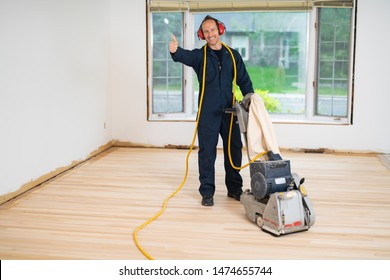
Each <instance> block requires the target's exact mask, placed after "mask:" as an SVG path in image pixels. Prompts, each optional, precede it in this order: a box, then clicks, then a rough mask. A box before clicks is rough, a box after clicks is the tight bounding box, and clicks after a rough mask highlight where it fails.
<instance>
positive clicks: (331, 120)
mask: <svg viewBox="0 0 390 280" xmlns="http://www.w3.org/2000/svg"><path fill="white" fill-rule="evenodd" d="M320 8H321V7H313V8H312V9H310V10H308V11H307V13H308V17H307V20H308V23H307V38H306V40H307V42H306V43H307V54H306V68H307V69H306V75H307V79H306V92H305V113H303V114H286V113H284V114H275V113H273V114H270V117H271V119H272V121H273V122H274V123H297V124H299V123H302V124H331V125H350V124H353V120H352V116H353V94H354V92H353V89H354V79H353V77H354V64H355V53H354V50H355V35H356V9H357V7H356V4H355V5H353V7H352V12H351V26H350V27H351V36H350V45H349V56H350V57H349V66H348V98H347V103H348V104H347V115H346V116H345V117H338V116H337V117H333V116H320V115H316V114H315V107H316V98H317V96H316V90H315V86H316V84H317V69H318V67H319V66H318V62H317V61H318V60H317V57H318V55H319V46H318V36H319V32H318V20H319V17H318V11H319V9H320ZM340 9H341V8H340ZM177 12H181V13H182V14H183V25H184V26H183V45H182V47H183V48H186V49H192V48H193V46H194V40H195V38H194V36H193V30H194V14H196V12H192V11H188V10H187V11H179V10H178V11H177ZM153 13H155V12H151V11H149V10H148V12H147V18H148V29H147V30H148V36H147V43H148V52H147V53H148V59H147V61H148V90H147V95H148V98H147V100H148V101H147V102H148V114H147V118H148V120H149V121H177V122H185V121H195V118H196V111H195V110H194V108H195V104H196V103H197V100H195V95H194V88H195V86H194V85H193V82H192V81H195V80H196V79H194V76H193V75H194V73H193V70H192V69H191V68H190V67H186V66H184V65H182V67H183V68H182V73H183V100H184V101H183V102H184V104H183V105H184V112H181V113H153V112H152V108H153V104H152V102H153V100H152V94H153V92H152V91H153V88H152V81H153V72H152V68H153V65H152V62H153V57H152V55H153V52H152V45H151V44H150V42H151V41H152V39H151V37H152V35H153V30H152V15H153ZM202 13H203V12H202Z"/></svg>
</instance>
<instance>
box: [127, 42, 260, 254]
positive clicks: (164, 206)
mask: <svg viewBox="0 0 390 280" xmlns="http://www.w3.org/2000/svg"><path fill="white" fill-rule="evenodd" d="M222 45H224V46H225V47H226V49H227V50H228V51H229V52H230V55H231V56H232V60H233V68H234V79H233V104H232V106H233V105H234V102H235V92H236V78H237V68H236V60H235V59H234V55H233V52H232V51H231V50H230V48H229V47H228V46H227V45H226V44H224V43H222ZM203 49H204V61H203V75H202V91H201V95H200V101H199V108H198V113H197V118H196V125H195V130H194V135H193V137H192V142H191V146H190V149H189V150H188V153H187V157H186V169H185V175H184V178H183V180H182V182H181V184H180V186H179V187H178V188H177V189H176V190H175V191H174V192H173V193H171V194H170V195H169V196H168V197H167V198H166V199H165V200H164V202H163V205H162V207H161V209H160V211H159V212H157V213H156V214H155V215H154V216H152V217H151V218H149V219H148V220H147V221H146V222H144V223H143V224H142V225H140V226H138V227H137V228H136V229H135V230H134V231H133V240H134V243H135V245H136V246H137V248H138V250H139V251H140V252H141V253H142V254H143V255H144V256H145V257H146V258H148V259H149V260H154V258H153V257H152V256H151V255H150V254H148V253H147V252H146V251H145V250H144V249H143V248H142V246H141V245H140V244H139V242H138V238H137V233H138V232H139V231H140V230H141V229H143V228H144V227H146V226H147V225H149V224H150V223H151V222H153V221H154V220H156V219H157V218H158V217H160V216H161V215H162V214H163V213H164V211H165V209H166V206H167V204H168V201H169V200H170V199H171V198H172V197H174V196H175V195H176V194H177V193H178V192H179V191H180V190H181V189H182V188H183V186H184V184H185V182H186V180H187V176H188V159H189V157H190V154H191V152H192V150H193V148H194V143H195V139H196V133H197V131H198V125H199V117H200V113H201V110H202V104H203V95H204V89H205V81H206V50H207V44H205V45H204V47H203ZM233 117H234V115H233V114H232V116H231V120H230V129H229V139H228V153H229V160H230V164H231V166H232V167H233V168H234V169H238V170H240V169H243V168H245V167H247V166H249V164H250V163H252V162H253V161H255V160H256V159H257V158H259V157H261V156H263V155H264V154H265V153H267V152H264V153H262V154H259V155H257V156H256V157H254V158H253V159H252V160H251V161H250V162H248V163H247V164H245V165H243V166H241V167H236V166H235V165H234V164H233V161H232V158H231V153H230V139H231V132H232V127H233Z"/></svg>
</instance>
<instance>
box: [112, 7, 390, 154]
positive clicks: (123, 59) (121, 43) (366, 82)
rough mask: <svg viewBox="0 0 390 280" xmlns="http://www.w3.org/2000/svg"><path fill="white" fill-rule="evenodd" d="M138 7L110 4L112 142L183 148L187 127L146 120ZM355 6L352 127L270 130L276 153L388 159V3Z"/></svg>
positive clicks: (191, 125)
mask: <svg viewBox="0 0 390 280" xmlns="http://www.w3.org/2000/svg"><path fill="white" fill-rule="evenodd" d="M144 2H145V1H143V0H137V1H131V2H130V1H124V0H114V1H112V10H111V20H112V26H111V34H112V36H113V37H112V46H111V54H112V59H113V60H112V66H114V67H112V68H111V69H112V72H111V74H112V80H111V82H112V94H113V138H114V139H118V140H121V141H127V142H134V143H141V144H151V145H157V146H164V145H166V144H180V145H189V144H190V142H191V137H192V132H193V129H194V123H193V122H184V123H180V122H148V121H147V119H146V110H147V107H146V104H147V102H146V97H145V95H146V83H147V81H146V79H147V77H146V64H145V62H146V55H147V54H146V44H145V42H146V37H145V36H146V32H145V29H146V27H145V24H144V23H145V4H144ZM358 4H359V6H358V21H357V22H358V24H357V37H356V73H355V80H356V81H355V102H354V115H353V120H354V123H353V125H350V126H345V125H343V126H340V125H313V124H275V129H276V133H277V137H278V141H279V145H280V146H281V147H283V148H328V149H334V150H343V151H345V150H347V151H356V152H359V151H362V152H367V151H373V152H379V153H390V128H389V126H390V125H389V122H390V121H389V120H390V110H389V106H390V93H389V90H388V88H389V85H388V84H389V82H388V81H389V78H388V73H389V69H388V65H389V63H390V57H389V51H388V50H387V49H388V46H389V45H390V37H389V36H388V35H387V34H388V31H387V29H388V28H389V27H390V17H389V16H388V11H389V10H390V2H389V1H386V0H372V1H367V0H360V1H359V3H358ZM129 14H131V16H129ZM129 27H131V28H129Z"/></svg>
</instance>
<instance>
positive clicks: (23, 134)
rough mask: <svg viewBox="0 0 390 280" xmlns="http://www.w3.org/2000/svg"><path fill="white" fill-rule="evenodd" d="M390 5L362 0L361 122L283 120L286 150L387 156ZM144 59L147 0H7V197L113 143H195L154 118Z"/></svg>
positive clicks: (3, 144)
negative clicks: (334, 123) (149, 118)
mask: <svg viewBox="0 0 390 280" xmlns="http://www.w3.org/2000/svg"><path fill="white" fill-rule="evenodd" d="M388 10H390V2H389V1H386V0H371V1H367V0H360V1H359V9H358V26H357V46H356V76H355V79H356V82H355V103H354V104H355V106H354V124H353V125H351V126H331V125H303V124H293V125H287V124H276V125H275V129H276V132H277V136H278V140H279V144H280V146H281V147H284V148H329V149H335V150H352V151H364V152H366V151H374V152H386V153H390V129H389V120H390V110H389V109H388V108H389V104H390V94H389V92H388V80H389V79H388V77H387V76H388V73H389V70H388V65H389V62H390V57H389V52H388V50H387V48H388V46H389V45H390V37H389V36H388V35H387V34H388V32H387V29H388V28H389V27H390V17H389V16H388V12H387V11H388ZM146 62H147V59H146V9H145V1H144V0H131V1H130V0H57V1H53V0H0V121H1V125H0V195H3V194H7V193H10V192H13V191H17V190H18V189H19V188H20V187H21V186H22V185H23V184H26V183H28V182H29V181H31V180H35V179H37V178H39V177H40V176H42V175H44V174H47V173H50V172H52V171H53V170H55V169H56V168H59V167H62V166H67V165H69V164H71V163H72V161H74V160H82V159H85V158H86V157H87V156H88V155H89V154H90V153H91V152H92V151H94V150H96V149H98V148H99V147H100V146H102V145H104V144H106V143H107V142H109V141H110V140H112V139H115V140H120V141H124V142H133V143H139V144H144V145H155V146H164V145H166V144H177V145H179V144H180V145H189V144H190V141H191V138H192V134H193V129H194V125H195V124H194V123H193V122H148V121H147V97H146V90H147V75H146ZM104 123H106V128H104Z"/></svg>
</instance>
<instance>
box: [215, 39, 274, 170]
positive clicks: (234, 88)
mask: <svg viewBox="0 0 390 280" xmlns="http://www.w3.org/2000/svg"><path fill="white" fill-rule="evenodd" d="M222 45H224V46H225V47H226V49H227V50H228V51H229V53H230V55H231V57H232V60H233V69H234V76H233V77H234V79H233V102H232V107H233V106H234V103H235V102H236V86H237V83H236V79H237V67H236V60H235V59H234V55H233V52H232V50H231V49H230V48H229V47H228V46H227V45H226V44H224V43H222ZM233 118H234V115H233V114H232V116H231V118H230V128H229V137H228V154H229V161H230V165H231V166H232V167H233V168H234V169H236V170H241V169H244V168H246V167H248V166H249V165H250V164H251V163H253V162H254V161H256V160H257V159H258V158H260V157H262V156H264V155H265V154H266V153H267V152H268V151H265V152H263V153H260V154H258V155H256V156H255V157H254V158H252V159H251V160H250V161H249V162H248V163H247V164H244V165H243V166H235V165H234V163H233V160H232V155H231V152H230V142H231V141H230V140H231V138H232V127H233ZM247 148H248V147H247Z"/></svg>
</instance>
